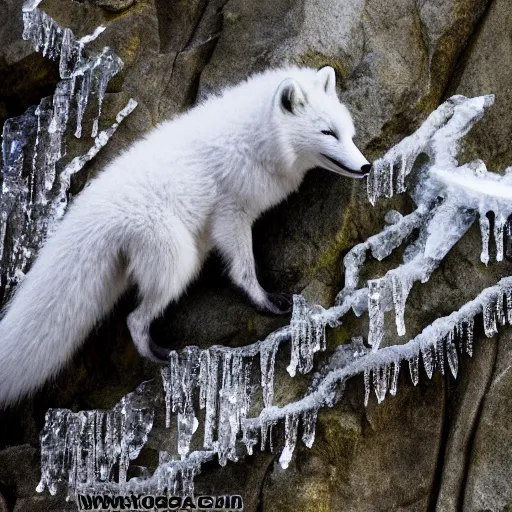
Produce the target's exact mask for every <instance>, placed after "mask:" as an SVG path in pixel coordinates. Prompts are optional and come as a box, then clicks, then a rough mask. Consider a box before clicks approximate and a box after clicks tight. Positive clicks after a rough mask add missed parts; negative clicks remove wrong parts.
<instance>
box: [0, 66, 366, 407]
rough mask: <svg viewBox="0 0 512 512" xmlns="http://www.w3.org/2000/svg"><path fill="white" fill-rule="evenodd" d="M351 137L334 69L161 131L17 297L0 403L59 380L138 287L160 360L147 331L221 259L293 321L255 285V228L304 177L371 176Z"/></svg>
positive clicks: (220, 101)
mask: <svg viewBox="0 0 512 512" xmlns="http://www.w3.org/2000/svg"><path fill="white" fill-rule="evenodd" d="M354 133H355V130H354V124H353V122H352V118H351V116H350V114H349V112H348V110H347V108H346V107H345V106H344V105H343V104H341V103H340V101H339V100H338V97H337V95H336V90H335V73H334V70H333V69H332V68H331V67H324V68H322V69H320V70H319V71H316V70H314V69H310V68H298V67H286V68H280V69H275V70H270V71H267V72H264V73H262V74H257V75H254V76H252V77H250V78H249V79H247V80H246V81H244V82H242V83H240V84H239V85H237V86H234V87H228V88H226V89H224V90H223V91H222V92H221V93H220V94H219V95H217V96H213V97H211V98H209V99H208V100H206V101H205V102H203V103H202V104H199V105H197V106H196V107H194V108H192V109H191V110H189V111H188V112H187V113H185V114H182V115H180V116H178V117H176V118H175V119H173V120H170V121H166V122H163V123H161V124H160V125H159V126H157V127H156V128H155V129H153V131H151V132H150V133H149V134H148V135H147V136H146V138H144V139H143V140H140V141H138V142H137V143H135V144H134V145H133V146H132V147H131V148H130V149H128V150H127V151H126V152H124V153H123V154H121V155H120V156H119V157H117V158H116V159H115V160H113V161H112V162H111V163H110V164H109V165H107V167H106V168H105V170H104V171H103V172H102V173H101V174H100V175H99V176H98V177H97V178H95V179H94V180H92V181H91V183H90V184H89V186H87V187H86V188H85V189H84V190H83V191H82V193H81V194H80V195H79V196H78V197H77V198H76V199H75V200H74V202H73V204H72V205H71V207H70V209H69V211H68V213H67V214H66V216H65V217H64V219H63V221H62V223H61V225H60V226H59V228H58V229H57V231H56V233H55V234H54V235H53V236H52V237H50V238H49V240H48V241H47V242H46V244H45V245H44V246H43V248H42V249H41V251H40V253H39V255H38V257H37V258H36V260H35V262H34V264H33V266H32V268H31V270H30V271H29V272H28V274H27V276H26V278H25V279H24V280H23V281H22V283H21V284H20V286H19V288H18V290H17V291H16V293H15V294H14V297H13V299H12V301H11V302H10V304H9V305H8V308H7V311H6V313H5V315H4V318H3V319H2V320H1V322H0V404H1V405H3V406H5V405H7V404H12V403H15V402H17V401H19V400H20V399H21V398H22V397H24V396H25V395H27V394H30V393H33V392H34V391H35V390H36V389H37V388H38V387H40V386H41V385H42V384H43V383H44V382H45V381H46V380H47V379H48V378H50V377H52V376H54V375H55V374H56V373H57V372H58V371H59V370H60V369H61V368H62V367H63V366H64V365H65V364H66V363H67V362H68V361H69V360H70V358H71V356H72V355H73V353H74V352H75V351H76V349H77V348H78V347H79V345H80V344H81V343H82V342H83V341H84V340H85V338H86V336H87V335H88V334H89V332H90V331H91V330H92V329H93V327H94V326H95V324H97V323H98V322H99V321H100V320H101V319H102V318H103V317H104V316H105V315H106V314H107V313H108V312H109V311H110V310H111V309H112V308H113V306H114V304H115V303H116V301H117V300H118V298H119V297H120V295H121V294H122V293H123V292H124V291H125V290H127V288H128V287H129V286H131V285H136V286H137V287H138V293H139V304H138V306H137V308H136V309H135V310H134V311H133V312H132V313H131V314H130V315H129V316H128V319H127V323H128V328H129V330H130V334H131V336H132V338H133V342H134V343H135V346H136V347H137V350H138V351H139V353H140V354H141V355H142V356H145V357H148V358H151V359H153V360H156V361H163V360H165V359H166V357H167V355H168V351H167V350H165V349H163V348H162V347H159V346H158V345H156V344H155V343H153V341H152V340H151V337H150V334H149V327H150V323H151V321H152V320H153V319H154V318H155V317H157V316H159V315H160V314H161V313H162V312H163V310H164V308H165V307H166V306H167V305H168V304H169V303H170V302H172V301H175V300H177V299H178V298H179V297H180V295H182V293H183V292H184V290H185V288H186V287H187V286H188V285H189V283H190V282H191V281H192V280H193V279H194V278H195V277H196V276H197V275H198V273H199V270H200V269H201V266H202V263H203V262H204V260H205V258H206V256H207V254H208V253H209V252H210V250H211V249H213V248H216V249H217V250H218V251H219V252H220V254H221V256H222V257H223V259H224V260H225V262H226V264H227V266H228V269H229V276H230V278H231V279H232V280H233V282H234V283H235V284H236V285H237V286H239V287H240V288H241V289H242V290H243V291H244V292H245V293H246V294H247V295H248V296H249V298H250V300H251V301H252V302H253V304H254V305H255V306H256V307H257V308H258V309H259V310H261V311H264V312H269V313H275V314H280V313H284V312H288V311H289V309H290V298H291V296H290V295H289V294H270V293H267V292H266V291H265V290H264V289H263V288H262V287H261V286H260V284H259V283H258V280H257V277H256V272H255V265H254V256H253V250H252V238H251V226H252V224H253V222H254V221H255V220H256V218H257V217H259V216H260V214H261V213H262V212H264V211H265V210H267V209H269V208H271V207H272V206H274V205H276V204H278V203H279V202H280V201H282V200H283V199H284V198H285V197H286V196H288V195H289V194H290V193H291V192H293V191H295V190H297V188H298V187H299V185H300V183H301V181H302V180H303V178H304V175H305V174H306V172H307V171H308V170H309V169H312V168H314V167H322V168H325V169H328V170H330V171H334V172H336V173H338V174H341V175H344V176H349V177H352V178H362V177H363V176H365V175H366V174H367V173H368V171H369V170H370V163H369V162H368V161H367V160H366V158H365V157H364V156H363V155H362V154H361V153H360V151H359V150H358V149H357V147H356V146H355V145H354V142H353V141H352V139H353V137H354Z"/></svg>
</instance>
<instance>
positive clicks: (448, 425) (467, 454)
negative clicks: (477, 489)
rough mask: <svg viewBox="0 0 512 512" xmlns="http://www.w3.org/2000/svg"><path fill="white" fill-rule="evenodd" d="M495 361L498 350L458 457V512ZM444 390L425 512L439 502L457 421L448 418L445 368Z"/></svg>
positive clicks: (447, 380)
mask: <svg viewBox="0 0 512 512" xmlns="http://www.w3.org/2000/svg"><path fill="white" fill-rule="evenodd" d="M484 336H485V335H484V333H483V332H481V333H479V336H478V338H482V337H484ZM498 340H499V338H498ZM497 360H498V348H497V349H496V351H495V354H494V360H493V363H492V370H491V372H490V373H489V378H488V379H487V382H486V384H485V390H484V392H483V393H482V396H481V398H480V403H479V404H478V408H477V412H476V414H475V417H474V419H473V421H472V422H471V423H472V424H471V433H470V435H469V437H468V440H467V443H466V447H465V450H464V452H463V453H461V454H460V457H461V458H462V459H464V475H463V478H462V481H461V483H460V494H459V497H458V499H457V503H458V507H457V509H458V510H459V511H460V512H464V511H463V509H462V506H463V499H464V492H465V489H466V482H467V478H468V472H467V469H468V468H469V463H470V460H471V453H472V449H471V448H472V446H473V442H474V439H475V437H476V432H477V430H478V425H479V424H480V418H481V416H482V410H483V407H484V403H485V397H486V395H487V392H488V390H489V388H490V386H491V383H492V380H493V375H494V373H495V371H496V365H497ZM445 388H446V396H445V400H444V414H443V427H442V434H441V443H440V446H439V453H438V458H437V464H436V469H435V473H434V485H433V488H432V493H431V496H430V500H429V504H428V508H427V510H428V511H429V512H435V511H436V510H437V502H438V500H439V494H440V491H441V486H442V482H443V475H444V462H445V459H446V454H447V447H448V438H449V433H450V431H451V430H452V427H453V424H454V423H456V422H457V421H458V419H457V418H454V417H450V409H451V402H452V399H453V397H452V396H450V377H449V370H448V369H447V368H446V373H445ZM460 407H462V405H460Z"/></svg>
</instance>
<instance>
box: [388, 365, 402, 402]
mask: <svg viewBox="0 0 512 512" xmlns="http://www.w3.org/2000/svg"><path fill="white" fill-rule="evenodd" d="M399 374H400V361H398V360H397V361H394V362H393V370H392V371H391V380H390V385H389V394H390V395H391V396H395V395H396V391H397V387H398V375H399Z"/></svg>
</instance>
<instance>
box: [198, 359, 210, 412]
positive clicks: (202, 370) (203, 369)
mask: <svg viewBox="0 0 512 512" xmlns="http://www.w3.org/2000/svg"><path fill="white" fill-rule="evenodd" d="M209 370H210V351H209V350H203V351H202V352H201V354H200V355H199V382H198V383H199V408H200V409H204V408H205V407H206V397H207V395H208V382H209V380H210V379H209Z"/></svg>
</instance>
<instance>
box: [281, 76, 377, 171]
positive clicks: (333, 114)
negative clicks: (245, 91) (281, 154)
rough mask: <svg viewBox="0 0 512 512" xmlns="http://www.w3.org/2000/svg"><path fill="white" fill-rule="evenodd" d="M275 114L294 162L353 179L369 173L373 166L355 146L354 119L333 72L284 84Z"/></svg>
mask: <svg viewBox="0 0 512 512" xmlns="http://www.w3.org/2000/svg"><path fill="white" fill-rule="evenodd" d="M275 110H276V111H277V115H278V116H279V123H278V124H279V126H280V133H281V136H282V137H284V139H285V141H286V146H287V150H288V151H289V152H292V153H293V157H294V159H300V161H301V162H305V163H306V165H307V166H308V167H309V168H312V167H321V168H324V169H327V170H329V171H333V172H335V173H338V174H342V175H343V176H349V177H351V178H363V177H364V176H366V175H367V174H368V173H369V171H370V168H371V164H370V162H368V160H367V159H366V158H365V157H364V156H363V154H362V153H361V152H360V151H359V149H357V147H356V145H355V144H354V142H353V138H354V135H355V128H354V123H353V121H352V116H351V115H350V112H349V111H348V109H347V107H346V106H345V105H343V103H341V102H340V100H339V99H338V96H337V94H336V75H335V72H334V69H333V68H331V67H329V66H326V67H324V68H322V69H320V70H319V71H317V72H316V74H315V73H314V71H313V73H311V74H310V73H308V74H306V73H304V74H303V75H297V79H294V78H287V79H286V80H284V81H283V82H282V83H281V84H280V85H279V87H278V89H277V92H276V94H275Z"/></svg>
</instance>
